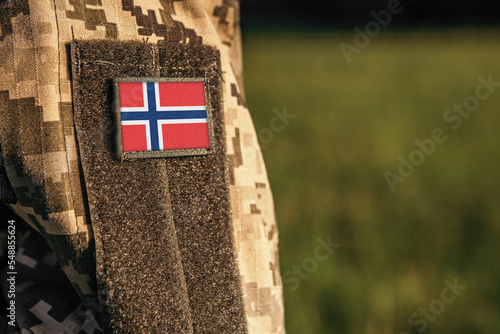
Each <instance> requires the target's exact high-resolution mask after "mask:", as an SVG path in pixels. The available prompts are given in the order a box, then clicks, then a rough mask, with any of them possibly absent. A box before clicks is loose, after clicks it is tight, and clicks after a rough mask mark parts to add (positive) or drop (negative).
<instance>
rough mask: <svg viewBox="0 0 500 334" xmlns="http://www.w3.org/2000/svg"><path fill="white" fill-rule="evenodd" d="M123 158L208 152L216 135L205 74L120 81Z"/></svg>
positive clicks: (118, 98) (118, 108) (118, 110)
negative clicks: (203, 77)
mask: <svg viewBox="0 0 500 334" xmlns="http://www.w3.org/2000/svg"><path fill="white" fill-rule="evenodd" d="M115 94H116V102H115V110H116V119H117V121H118V131H117V148H118V157H119V158H120V159H123V158H148V157H162V156H183V155H203V154H209V153H211V151H212V150H213V147H212V143H213V140H212V138H213V133H212V131H213V130H212V129H213V127H212V122H211V119H212V117H211V107H210V94H209V88H208V82H207V81H206V80H205V79H202V78H192V79H186V78H182V79H178V78H177V79H167V78H128V79H115Z"/></svg>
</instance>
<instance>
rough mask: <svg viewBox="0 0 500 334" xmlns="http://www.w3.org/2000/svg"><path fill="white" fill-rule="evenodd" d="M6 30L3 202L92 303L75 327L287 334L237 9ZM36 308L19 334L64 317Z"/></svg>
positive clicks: (63, 4) (29, 309)
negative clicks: (52, 318) (248, 103)
mask: <svg viewBox="0 0 500 334" xmlns="http://www.w3.org/2000/svg"><path fill="white" fill-rule="evenodd" d="M0 27H1V30H0V60H1V62H0V78H1V80H0V119H1V124H0V143H1V155H2V158H3V167H4V169H5V173H4V174H5V175H6V176H7V180H8V184H9V185H10V186H11V187H12V190H13V192H12V191H10V190H9V191H10V192H7V193H5V194H7V195H3V196H2V197H4V198H5V200H4V202H6V205H7V206H8V207H9V208H10V209H11V210H13V211H14V212H15V213H16V214H17V215H19V217H21V218H22V219H23V220H24V221H25V222H26V223H28V224H29V225H30V226H31V228H32V229H33V232H36V233H37V234H39V235H40V236H42V237H43V239H44V240H45V242H46V243H47V244H48V245H49V247H50V250H48V251H49V252H53V254H54V255H55V257H56V258H57V261H58V263H59V266H60V268H61V269H62V271H63V272H64V273H65V276H66V277H65V279H67V280H68V282H70V284H71V285H72V286H73V288H74V291H75V293H76V295H75V296H78V298H79V300H80V302H82V303H83V304H82V305H80V302H73V304H71V305H74V307H73V309H74V311H75V312H77V313H75V314H79V315H80V318H79V319H80V320H81V321H80V322H74V323H73V325H72V326H73V327H74V328H77V327H78V325H77V324H78V323H80V325H81V326H83V324H84V323H87V324H89V323H90V321H91V320H89V319H90V318H89V317H88V315H87V313H85V311H84V309H83V308H82V307H85V308H86V309H88V310H89V312H91V316H92V317H93V318H94V319H95V326H94V328H95V330H96V331H98V330H101V329H102V330H103V331H104V332H110V333H111V332H112V333H115V332H116V333H219V334H220V333H228V334H229V333H270V334H271V333H272V334H274V333H284V332H285V329H284V324H283V303H282V291H281V290H282V287H281V279H280V275H279V260H278V251H277V243H278V240H277V235H278V234H277V228H276V222H275V217H274V209H273V200H272V196H271V191H270V187H269V182H268V179H267V174H266V170H265V166H264V163H263V160H262V154H261V152H260V148H259V144H258V141H257V136H256V134H255V130H254V127H253V124H252V120H251V117H250V114H249V111H248V109H247V108H246V105H245V100H244V93H243V86H242V66H241V38H240V31H239V5H238V2H237V1H235V0H233V1H226V0H219V1H207V0H204V1H201V0H184V1H183V0H55V1H51V0H6V1H0ZM200 85H201V86H200ZM127 87H128V88H127ZM197 87H198V88H199V89H198V88H197ZM200 87H201V88H200ZM127 89H129V90H130V91H131V92H134V93H133V94H132V95H131V96H132V97H131V100H127V99H126V98H125V96H126V95H125V93H126V91H127ZM165 92H166V93H165ZM186 92H188V93H186ZM162 94H163V95H162ZM196 96H198V97H196ZM137 97H139V98H137ZM132 100H133V101H132ZM135 100H137V101H138V102H137V101H135ZM131 101H132V102H131ZM134 101H135V102H134ZM186 101H187V102H186ZM134 103H136V104H134ZM137 103H138V104H137ZM145 115H148V117H150V116H151V117H153V118H147V119H146V118H143V117H142V116H145ZM158 115H162V116H161V117H160V116H158ZM163 115H165V116H163ZM134 117H135V118H134ZM162 117H163V118H162ZM134 131H135V132H134ZM193 133H195V134H193ZM143 134H144V136H143ZM201 137H203V138H202V139H200V138H201ZM187 142H189V143H188V144H186V143H187ZM193 143H194V144H193ZM190 145H191V146H190ZM193 145H194V146H193ZM0 172H1V170H0ZM4 179H5V178H4ZM0 181H2V180H0ZM2 182H3V181H2ZM3 184H6V182H4V183H3ZM6 187H7V186H6ZM5 189H7V188H5ZM9 189H10V188H9ZM8 194H10V196H11V197H9V198H7V197H8ZM29 240H34V239H29ZM29 240H28V239H27V241H26V242H28V241H29ZM33 244H36V243H35V242H34V241H33ZM57 268H59V267H57ZM54 275H55V274H54ZM38 289H43V287H41V286H40V287H39V288H38ZM26 291H27V290H26ZM70 297H71V295H70V294H67V298H70ZM75 298H76V297H75ZM40 302H43V303H42V304H38V303H40ZM31 303H34V305H27V306H26V307H25V309H23V310H19V314H20V315H24V316H25V318H26V319H28V318H29V319H31V320H30V321H25V322H22V319H23V318H22V317H20V316H18V319H17V320H18V324H19V325H20V327H21V329H25V330H33V329H32V327H33V326H35V325H38V326H40V325H42V324H43V323H44V321H45V320H44V319H47V318H46V317H45V318H44V316H42V315H44V314H45V313H50V312H49V311H50V309H51V308H52V307H55V306H56V305H55V304H56V303H57V301H47V300H44V299H43V298H42V297H41V298H39V300H36V301H35V300H33V301H31ZM51 303H52V304H54V305H52V304H51ZM61 303H63V302H61ZM37 305H38V306H37ZM40 305H41V306H40ZM40 307H42V309H43V310H45V311H47V312H45V313H43V312H41V311H40ZM33 310H35V311H33ZM37 312H38V313H37ZM66 317H67V315H66ZM59 318H60V319H59V321H58V322H59V323H63V321H64V318H65V317H63V316H62V315H61V316H60V317H59ZM34 324H35V325H34ZM92 324H94V323H92ZM89 326H90V325H89ZM38 328H43V327H38ZM63 328H64V327H63ZM42 332H43V331H42ZM74 332H75V333H76V332H78V331H77V329H75V330H74Z"/></svg>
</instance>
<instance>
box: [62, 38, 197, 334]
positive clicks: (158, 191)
mask: <svg viewBox="0 0 500 334" xmlns="http://www.w3.org/2000/svg"><path fill="white" fill-rule="evenodd" d="M72 63H73V79H74V103H75V125H76V129H77V140H78V144H79V149H80V155H81V160H82V166H83V172H84V178H85V184H86V188H87V194H88V201H89V208H90V214H91V221H92V224H93V229H94V234H95V239H96V255H97V280H98V285H99V288H100V295H101V296H104V299H105V300H103V301H102V302H103V304H104V305H105V307H106V308H105V310H104V313H105V324H104V325H105V327H107V330H109V331H110V332H113V333H192V332H193V330H192V321H191V312H190V310H189V297H188V294H187V290H186V283H185V280H184V272H183V268H182V263H181V257H180V253H179V248H178V243H177V238H176V231H175V227H174V222H173V220H172V213H171V207H170V194H169V192H168V178H167V172H166V170H167V166H166V165H167V164H166V161H165V160H164V159H139V160H133V161H118V160H116V159H114V153H113V152H114V147H113V144H112V143H113V142H114V140H113V136H114V126H115V125H114V120H113V118H112V99H113V97H112V92H113V89H112V79H113V78H116V77H127V76H129V77H140V76H155V75H157V74H158V72H159V68H158V66H157V64H158V63H157V49H156V48H155V47H154V46H152V45H149V44H145V43H139V42H134V43H132V42H107V41H98V42H94V41H88V42H78V43H75V44H73V47H72Z"/></svg>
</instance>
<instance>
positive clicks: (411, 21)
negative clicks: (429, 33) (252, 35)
mask: <svg viewBox="0 0 500 334" xmlns="http://www.w3.org/2000/svg"><path fill="white" fill-rule="evenodd" d="M391 1H397V0H330V1H328V0H303V1H294V0H241V1H240V3H241V8H242V19H243V24H251V23H258V22H261V23H267V24H268V23H272V22H275V23H276V24H281V23H286V22H289V23H297V24H301V23H304V24H308V25H311V24H312V25H319V26H325V25H327V26H335V27H346V28H347V27H352V26H353V25H362V24H364V23H366V22H368V21H370V20H372V19H373V16H372V14H371V12H372V11H375V12H379V11H380V10H384V9H387V7H388V5H389V3H390V2H391ZM400 5H401V6H402V7H403V10H402V11H401V12H400V13H399V14H397V15H393V17H392V20H391V26H392V27H407V26H448V25H464V24H466V25H498V24H499V23H500V1H497V0H400Z"/></svg>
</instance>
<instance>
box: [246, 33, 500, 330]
mask: <svg viewBox="0 0 500 334" xmlns="http://www.w3.org/2000/svg"><path fill="white" fill-rule="evenodd" d="M352 39H353V35H351V34H338V33H315V34H304V33H294V34H292V33H265V34H264V33H251V32H247V33H246V34H245V35H244V60H245V82H246V96H247V103H248V105H249V108H250V111H251V113H252V115H253V118H254V121H255V127H256V129H257V133H259V132H260V130H261V129H264V128H269V127H270V121H271V119H272V118H273V116H274V114H273V112H272V110H273V108H276V109H278V110H282V109H283V107H284V106H286V108H287V111H288V113H291V114H294V115H296V118H295V119H293V120H291V121H290V124H288V125H287V126H286V128H285V129H284V130H283V131H281V132H277V133H275V134H274V139H273V141H272V142H270V143H267V144H266V145H265V146H266V147H265V149H264V151H263V152H264V158H265V161H266V164H267V168H268V173H269V178H270V181H271V186H272V189H273V193H274V197H275V206H276V215H277V219H278V223H279V229H280V252H281V254H280V255H281V271H282V274H283V275H284V276H285V275H286V277H287V278H288V279H285V283H284V294H285V297H286V302H285V305H286V323H287V331H288V334H295V333H296V334H299V333H300V334H309V333H310V334H323V333H324V334H331V333H349V334H354V333H371V334H379V333H380V334H381V333H397V334H399V333H400V332H402V331H405V332H408V333H412V334H413V333H420V331H419V330H421V332H423V333H429V334H431V333H463V334H470V333H500V320H499V319H500V318H499V311H500V263H499V261H498V255H499V254H500V246H499V245H500V243H499V240H500V224H499V222H500V205H498V203H499V202H500V187H499V185H500V182H499V180H500V175H499V174H500V173H499V167H498V166H499V163H500V150H499V144H500V136H499V131H500V130H499V129H500V87H498V89H497V91H495V92H494V93H493V94H492V96H491V97H490V98H489V99H487V100H485V101H482V102H481V104H480V107H479V109H478V110H477V111H475V112H473V113H472V114H471V116H470V117H469V118H467V119H464V120H463V124H462V125H461V126H460V127H459V128H458V129H457V130H453V129H452V128H451V126H450V123H446V122H445V121H444V120H443V114H444V113H445V111H446V110H447V109H449V108H451V107H452V106H453V105H454V104H455V103H463V101H464V99H465V98H466V97H467V96H469V95H473V94H474V93H475V89H476V87H477V85H478V84H479V81H478V76H480V75H482V76H483V77H485V78H487V77H488V75H489V74H492V76H493V79H494V80H495V81H500V62H499V59H500V43H499V38H498V35H496V34H495V33H493V32H489V31H451V32H444V31H441V32H420V33H386V32H384V33H383V34H382V35H381V36H379V37H377V38H375V39H373V40H372V42H371V44H370V45H369V46H368V47H367V48H366V49H364V50H362V52H361V53H360V54H355V55H353V56H352V63H351V64H347V62H346V60H345V59H344V57H343V54H342V52H341V50H340V48H339V43H341V42H347V43H352ZM435 128H442V129H443V130H444V131H445V132H446V134H447V136H448V137H447V138H448V139H447V141H446V142H444V143H442V144H438V145H437V146H436V150H435V152H434V153H433V154H432V155H430V156H426V159H425V162H424V163H423V164H422V165H421V166H418V167H415V171H414V172H413V174H412V175H411V176H409V177H408V178H406V181H405V182H404V183H398V184H396V186H395V187H396V190H395V191H394V192H392V191H391V189H390V188H389V186H388V184H387V182H386V179H385V177H384V173H385V172H386V171H391V172H393V173H396V174H397V173H398V171H397V169H398V166H399V164H400V162H399V160H398V157H399V156H400V155H401V156H403V157H405V158H406V159H408V156H409V155H410V154H411V152H412V151H414V150H416V149H417V146H416V145H415V143H414V141H415V140H416V139H418V140H423V139H426V138H430V137H431V133H432V131H433V130H434V129H435ZM328 236H331V240H332V241H333V242H337V243H339V244H340V246H339V247H338V248H337V249H336V250H335V252H334V253H333V254H332V255H331V256H329V257H328V259H326V260H324V261H318V266H317V269H315V270H312V271H311V272H310V273H307V275H308V278H307V279H300V286H299V287H298V288H296V287H297V286H296V285H297V284H295V283H296V282H295V283H294V284H292V283H291V282H290V277H295V276H296V275H295V274H293V271H292V268H293V266H294V265H295V266H299V267H303V264H304V261H305V260H306V259H308V258H311V257H314V252H315V249H316V247H318V245H319V244H318V240H317V239H318V238H321V239H323V240H326V238H327V237H328ZM322 254H323V253H322ZM304 273H305V271H304ZM455 277H457V278H458V282H460V284H463V285H467V287H468V288H467V290H465V291H464V292H463V293H462V294H461V295H460V296H457V297H456V300H455V301H453V302H452V303H449V304H446V305H445V307H446V308H445V309H444V311H442V313H440V314H439V315H436V319H435V320H433V321H427V325H428V327H427V328H425V330H422V329H423V326H422V325H418V326H413V327H412V326H410V324H409V320H408V319H409V317H410V315H411V314H412V313H414V312H417V313H418V312H419V308H420V307H429V304H430V303H431V302H432V301H434V300H436V299H439V298H441V292H442V290H443V289H444V288H446V285H445V283H444V280H448V281H450V282H453V280H454V278H455ZM416 319H425V317H423V316H421V315H418V317H417V318H416Z"/></svg>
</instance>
